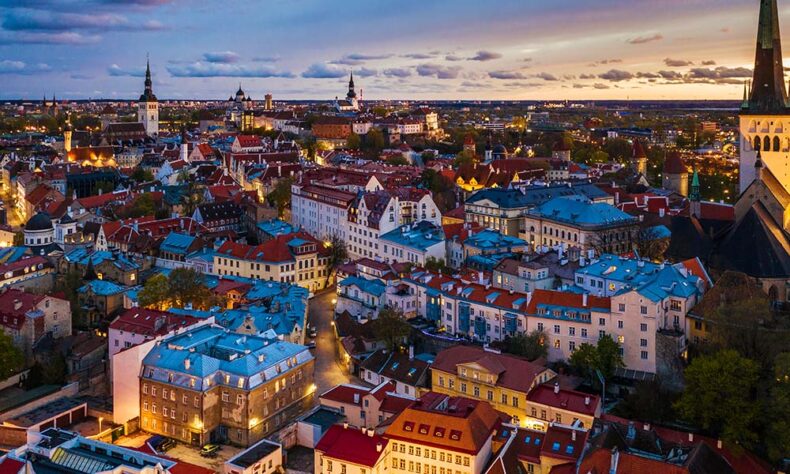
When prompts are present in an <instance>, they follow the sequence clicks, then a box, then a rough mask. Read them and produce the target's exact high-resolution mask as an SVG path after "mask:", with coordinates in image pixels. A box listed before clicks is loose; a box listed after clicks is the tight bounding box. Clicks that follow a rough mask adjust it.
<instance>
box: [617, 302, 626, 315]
mask: <svg viewBox="0 0 790 474" xmlns="http://www.w3.org/2000/svg"><path fill="white" fill-rule="evenodd" d="M617 308H618V309H619V311H620V312H621V313H622V312H623V311H625V303H620V304H619V305H618V306H617Z"/></svg>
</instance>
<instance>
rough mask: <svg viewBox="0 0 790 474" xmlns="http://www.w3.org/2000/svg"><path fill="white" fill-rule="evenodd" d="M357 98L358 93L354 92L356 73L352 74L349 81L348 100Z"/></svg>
mask: <svg viewBox="0 0 790 474" xmlns="http://www.w3.org/2000/svg"><path fill="white" fill-rule="evenodd" d="M356 96H357V93H356V91H355V90H354V73H353V72H352V73H351V78H350V79H349V80H348V94H346V98H347V99H349V100H351V99H353V98H355V97H356Z"/></svg>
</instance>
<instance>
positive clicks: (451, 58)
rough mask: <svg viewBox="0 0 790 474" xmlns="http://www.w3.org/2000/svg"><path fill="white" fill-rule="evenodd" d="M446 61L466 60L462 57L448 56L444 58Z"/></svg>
mask: <svg viewBox="0 0 790 474" xmlns="http://www.w3.org/2000/svg"><path fill="white" fill-rule="evenodd" d="M444 59H445V61H463V60H464V58H462V57H461V56H456V55H455V54H448V55H447V56H445V57H444Z"/></svg>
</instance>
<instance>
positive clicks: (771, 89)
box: [745, 0, 788, 113]
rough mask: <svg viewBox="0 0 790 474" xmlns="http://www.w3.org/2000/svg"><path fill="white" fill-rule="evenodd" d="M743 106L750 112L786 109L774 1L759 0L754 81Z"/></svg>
mask: <svg viewBox="0 0 790 474" xmlns="http://www.w3.org/2000/svg"><path fill="white" fill-rule="evenodd" d="M745 108H746V109H748V111H749V112H752V113H785V112H787V109H788V102H787V89H786V85H785V82H784V67H783V66H782V40H781V36H780V34H779V12H778V9H777V7H776V0H760V21H759V23H758V27H757V52H756V54H755V58H754V80H753V81H752V90H751V93H750V94H749V103H748V106H747V107H745Z"/></svg>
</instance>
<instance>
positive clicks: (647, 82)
mask: <svg viewBox="0 0 790 474" xmlns="http://www.w3.org/2000/svg"><path fill="white" fill-rule="evenodd" d="M782 3H784V4H785V5H786V6H787V7H790V2H789V1H786V0H785V1H783V0H780V8H781V7H783V6H784V5H782ZM758 4H759V3H758V2H757V1H756V0H554V1H551V2H546V1H544V0H492V1H488V2H482V1H480V0H419V1H418V0H400V1H398V2H391V1H382V0H344V1H337V0H334V1H333V0H259V1H252V0H226V1H224V2H214V1H208V0H0V84H2V87H0V98H30V99H38V98H40V97H41V96H42V95H44V94H46V95H47V96H51V95H52V93H53V92H54V93H56V94H57V95H58V97H69V98H88V97H92V98H118V99H128V98H134V97H135V96H137V95H139V94H140V92H141V89H142V78H141V76H142V73H143V71H144V69H145V57H146V54H150V58H151V67H152V70H153V73H154V90H155V92H156V94H157V95H158V96H159V97H160V98H226V97H227V96H229V95H231V94H232V93H234V92H235V90H236V88H237V87H238V83H239V82H241V83H242V86H243V88H244V90H245V91H246V92H248V93H249V94H250V95H252V96H253V98H261V97H262V96H263V94H265V93H267V92H271V93H273V94H274V96H275V98H276V99H302V98H327V99H329V98H333V97H334V96H336V95H342V94H344V88H345V82H346V81H347V75H348V72H349V71H351V70H353V71H354V73H355V79H356V82H357V87H358V88H361V89H363V96H364V97H367V98H371V99H382V98H404V99H408V98H413V99H430V98H436V99H453V98H463V99H564V98H568V99H625V98H631V99H672V98H678V99H691V98H694V99H701V98H710V99H738V98H740V96H741V93H742V84H743V81H744V80H745V79H746V78H748V77H749V76H750V71H749V70H750V68H751V66H752V61H753V56H754V44H755V35H756V27H757V13H758V12H757V10H758ZM780 15H781V19H782V25H783V26H784V27H785V28H784V29H785V30H787V32H788V33H790V9H788V8H781V10H780ZM788 38H789V39H788V40H787V42H788V46H787V48H785V49H788V48H790V37H788Z"/></svg>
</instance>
